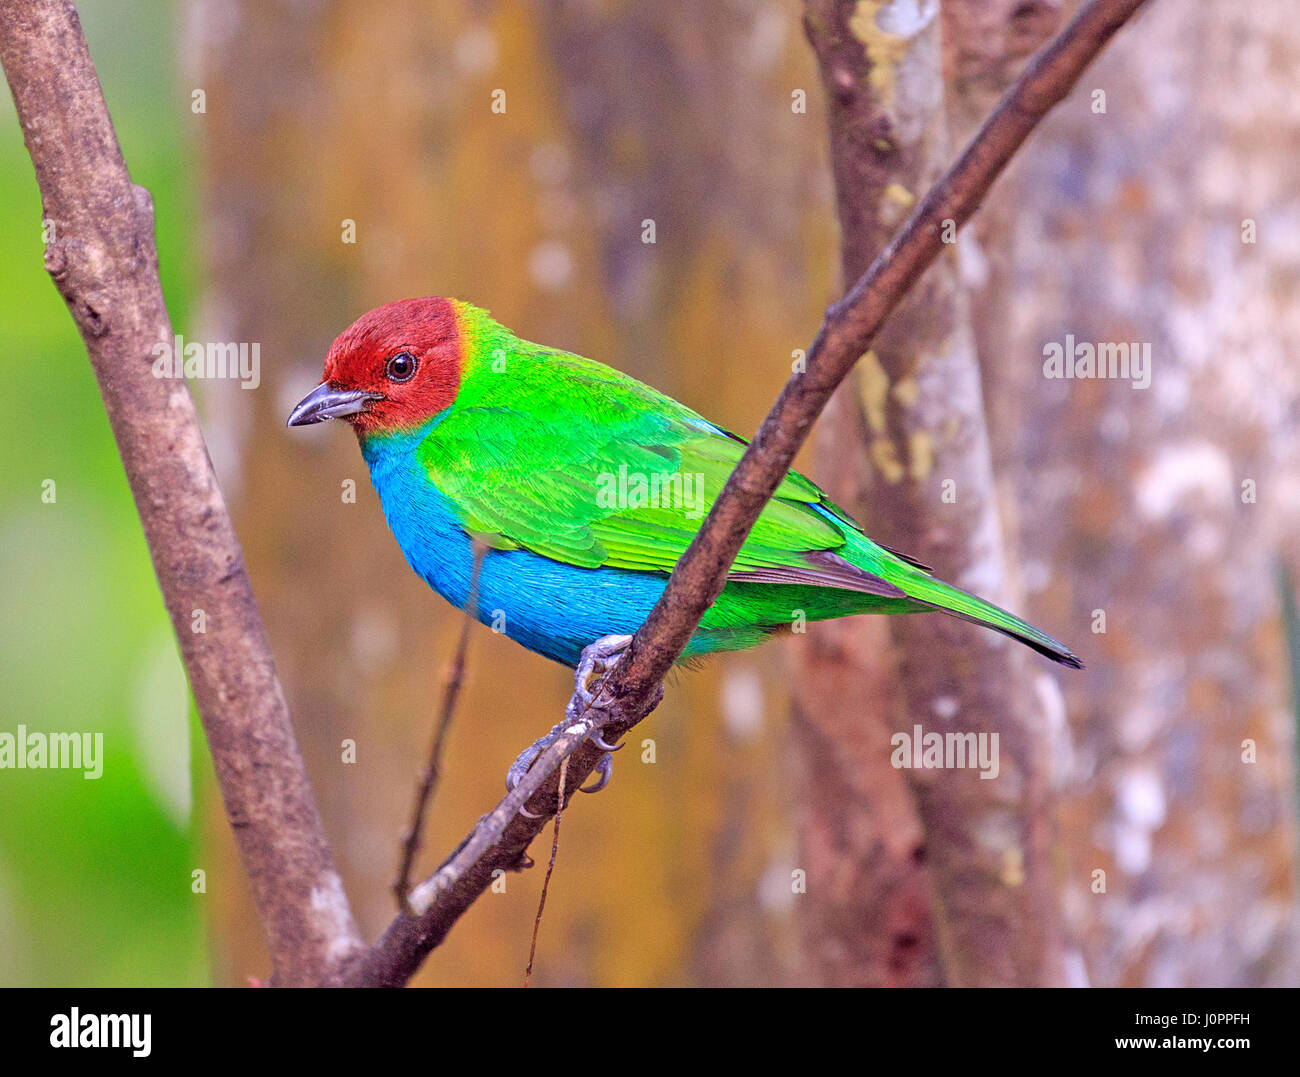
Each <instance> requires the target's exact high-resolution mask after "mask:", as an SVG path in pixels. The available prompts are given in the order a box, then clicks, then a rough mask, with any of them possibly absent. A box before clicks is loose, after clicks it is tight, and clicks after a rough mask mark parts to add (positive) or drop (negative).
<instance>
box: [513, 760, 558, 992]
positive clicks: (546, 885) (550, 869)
mask: <svg viewBox="0 0 1300 1077" xmlns="http://www.w3.org/2000/svg"><path fill="white" fill-rule="evenodd" d="M568 774H569V760H568V759H567V758H565V759H564V761H563V762H561V763H560V783H559V786H558V787H557V795H558V797H559V800H558V801H557V802H556V805H555V830H554V832H553V834H552V837H551V859H550V862H549V863H548V864H547V865H546V878H544V879H543V880H542V893H541V897H539V898H538V900H537V917H536V919H534V920H533V941H532V945H531V946H529V947H528V967H527V968H526V969H524V986H525V987H527V986H528V985H529V983H530V982H531V980H532V978H533V958H535V957H536V956H537V933H538V932H539V931H541V929H542V913H543V912H544V911H545V910H546V895H547V893H548V892H549V891H550V889H551V875H552V874H553V873H554V872H555V858H556V857H557V856H558V855H559V852H560V817H561V816H562V815H563V814H564V780H565V778H567V777H568Z"/></svg>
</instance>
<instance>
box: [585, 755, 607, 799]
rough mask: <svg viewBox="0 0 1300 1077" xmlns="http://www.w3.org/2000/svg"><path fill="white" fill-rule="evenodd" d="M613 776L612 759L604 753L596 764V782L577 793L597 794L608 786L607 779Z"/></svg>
mask: <svg viewBox="0 0 1300 1077" xmlns="http://www.w3.org/2000/svg"><path fill="white" fill-rule="evenodd" d="M613 776H614V757H613V756H612V755H610V754H609V752H606V753H605V754H604V755H602V756H601V757H600V762H599V763H597V764H596V780H595V782H593V783H592V784H591V785H584V786H582V787H581V788H580V789H579V790H578V791H579V792H581V793H599V792H600V791H601V790H602V789H604V788H605V786H607V785H608V784H609V779H610V778H612V777H613Z"/></svg>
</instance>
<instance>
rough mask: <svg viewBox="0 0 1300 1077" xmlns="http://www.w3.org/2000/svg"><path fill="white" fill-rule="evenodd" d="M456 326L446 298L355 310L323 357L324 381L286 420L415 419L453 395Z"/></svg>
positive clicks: (370, 426)
mask: <svg viewBox="0 0 1300 1077" xmlns="http://www.w3.org/2000/svg"><path fill="white" fill-rule="evenodd" d="M462 361H463V351H462V347H461V334H460V326H459V324H458V321H457V318H456V310H455V308H454V307H453V306H452V304H451V303H450V302H449V301H448V300H446V299H401V300H398V301H397V302H396V303H386V304H385V305H384V306H382V307H376V308H375V309H374V310H372V311H369V312H368V313H366V314H363V315H361V317H360V318H358V319H357V320H356V321H355V322H353V323H352V324H351V325H350V326H348V328H347V329H345V330H344V331H343V332H342V333H340V334H339V337H338V339H337V340H336V341H334V344H333V346H332V347H331V348H330V351H329V355H328V356H326V358H325V380H324V381H323V382H322V383H321V384H320V385H318V386H317V387H316V388H315V389H314V390H313V391H312V392H311V393H309V394H308V395H307V396H306V397H304V398H303V399H302V400H301V401H300V402H299V404H298V406H297V407H296V408H294V409H293V414H291V415H290V416H289V425H290V426H307V425H309V424H311V423H320V422H324V421H325V420H326V419H346V420H347V421H348V422H350V423H351V424H352V426H353V428H354V429H355V430H356V431H357V433H358V434H362V433H368V432H370V431H378V430H391V429H403V428H410V427H413V426H418V425H419V424H420V423H422V422H424V421H425V420H426V419H430V418H432V417H433V416H434V415H437V414H438V412H440V411H442V410H443V409H444V408H446V407H447V406H448V405H449V404H450V403H451V402H452V401H453V400H455V399H456V393H457V391H458V390H459V388H460V375H461V364H462Z"/></svg>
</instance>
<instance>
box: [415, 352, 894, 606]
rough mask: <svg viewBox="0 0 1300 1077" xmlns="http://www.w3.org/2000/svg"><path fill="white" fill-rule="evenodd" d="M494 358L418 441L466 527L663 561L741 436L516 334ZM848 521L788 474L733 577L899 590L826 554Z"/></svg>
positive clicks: (516, 540)
mask: <svg viewBox="0 0 1300 1077" xmlns="http://www.w3.org/2000/svg"><path fill="white" fill-rule="evenodd" d="M502 365H503V367H504V369H503V370H502V371H501V372H500V373H496V372H494V371H493V370H491V369H490V368H487V367H485V366H481V365H480V366H476V367H475V368H473V369H472V370H471V371H470V372H468V373H467V377H466V380H465V382H464V383H463V385H462V389H461V393H460V395H459V397H458V399H457V403H456V405H454V406H453V407H452V409H451V411H450V412H449V413H448V415H447V416H446V418H444V419H443V421H442V422H441V423H440V424H439V425H438V426H437V427H435V428H434V429H433V431H431V433H430V434H429V436H428V438H426V439H425V441H424V442H423V443H422V444H421V446H420V450H419V452H420V458H421V460H422V462H423V464H424V466H425V467H426V468H427V470H428V474H429V477H430V479H431V480H432V482H433V483H434V485H435V486H437V487H438V489H439V490H441V491H442V493H443V494H445V495H446V496H447V498H448V499H449V500H450V501H451V502H452V503H453V505H454V506H455V507H456V510H457V511H458V513H459V514H460V516H461V521H462V524H463V526H464V527H465V529H466V530H467V531H469V532H470V533H472V534H475V535H476V536H478V537H480V538H481V539H483V540H484V541H486V542H487V543H488V544H489V545H491V546H493V547H496V548H498V549H518V548H522V549H526V550H531V551H532V552H534V553H537V554H541V555H542V556H544V557H549V558H552V559H553V560H556V561H562V562H565V563H568V564H572V565H577V566H580V567H583V568H599V567H603V566H608V567H611V568H623V569H632V570H640V571H647V572H669V571H671V570H672V568H673V566H674V565H675V564H676V562H677V559H678V558H679V557H680V556H681V555H682V553H683V552H684V551H685V550H686V547H687V546H688V545H689V543H690V541H691V540H692V539H693V538H694V536H695V533H696V532H697V531H698V530H699V527H700V525H701V523H702V522H703V520H704V517H705V516H706V515H707V514H708V511H709V509H710V507H711V506H712V505H713V502H714V500H716V498H717V497H718V495H719V494H720V493H721V492H722V487H723V485H724V483H725V482H726V480H727V476H728V475H729V474H730V473H731V471H732V469H733V468H734V467H735V465H736V463H737V461H738V460H739V459H740V456H741V454H742V452H743V451H744V443H743V442H742V441H740V440H739V439H737V438H735V437H733V436H731V435H728V434H727V433H725V432H724V431H721V430H719V429H718V428H717V427H715V426H713V425H712V424H711V423H709V422H707V420H705V419H703V418H702V417H701V416H699V415H698V414H696V413H695V412H693V411H691V410H690V409H689V408H686V407H685V406H683V405H681V404H679V403H677V401H675V400H673V399H671V398H670V397H667V396H664V395H663V394H662V393H659V392H656V391H655V390H654V389H651V388H650V387H649V386H647V385H644V384H642V383H641V382H638V381H636V380H635V379H633V378H630V377H628V376H627V375H625V374H621V373H619V372H618V371H615V370H612V369H611V368H609V367H605V366H603V365H601V364H599V363H594V362H592V361H590V360H587V359H582V358H580V357H578V356H574V355H569V354H567V353H564V352H557V351H552V350H549V349H542V348H537V347H535V346H532V345H527V344H521V345H520V346H519V350H518V351H516V352H514V353H513V354H511V355H510V356H509V357H508V358H507V361H506V362H505V363H504V364H502ZM819 507H820V508H819ZM849 530H857V525H856V524H854V523H853V522H852V521H850V520H849V519H848V518H847V517H845V516H844V515H843V514H842V513H841V512H840V511H839V510H838V509H836V508H835V506H833V505H831V504H830V502H828V501H827V500H826V498H825V497H824V495H823V494H822V492H821V491H820V490H818V489H817V487H816V486H815V485H814V484H813V483H811V482H809V481H808V480H807V479H805V478H804V477H803V476H801V475H798V474H796V473H795V472H790V473H789V474H788V475H787V476H786V479H785V481H784V482H783V483H782V484H781V486H780V487H779V488H778V489H777V491H776V495H775V496H774V497H773V499H772V500H771V501H770V502H769V503H768V505H767V506H766V508H765V509H764V510H763V513H762V515H761V516H760V517H759V519H758V522H757V523H756V524H755V526H754V529H753V531H752V532H751V533H750V535H749V538H748V539H747V540H746V542H745V544H744V546H742V547H741V550H740V553H739V555H738V556H737V558H736V561H735V564H734V566H733V569H732V576H733V578H736V579H751V580H753V581H755V582H773V583H775V582H784V583H818V584H821V585H830V586H840V587H847V588H850V589H852V590H860V591H868V592H869V593H873V594H884V595H887V596H889V597H899V598H901V597H903V592H902V591H901V590H900V589H899V588H898V587H896V586H895V585H893V584H891V583H886V582H885V581H884V580H882V579H880V578H879V577H875V576H872V575H871V574H869V573H867V572H865V571H863V570H862V569H860V568H856V567H854V566H852V565H849V564H848V562H846V561H843V560H842V559H841V558H839V557H838V556H835V551H837V550H839V549H841V548H842V547H843V546H844V545H845V544H846V542H847V538H846V532H847V531H849ZM885 556H888V555H885Z"/></svg>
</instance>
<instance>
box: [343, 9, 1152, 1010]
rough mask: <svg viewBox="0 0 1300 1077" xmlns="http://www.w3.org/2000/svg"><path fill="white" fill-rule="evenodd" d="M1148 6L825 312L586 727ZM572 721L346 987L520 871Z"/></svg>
mask: <svg viewBox="0 0 1300 1077" xmlns="http://www.w3.org/2000/svg"><path fill="white" fill-rule="evenodd" d="M1145 2H1146V0H1092V2H1091V3H1089V4H1088V5H1087V6H1086V7H1085V8H1083V10H1082V11H1080V13H1079V14H1078V15H1077V16H1076V17H1075V19H1074V20H1073V21H1072V22H1071V23H1070V25H1069V26H1068V27H1066V29H1065V30H1064V31H1063V32H1062V33H1061V35H1060V36H1059V37H1058V38H1057V39H1056V40H1055V41H1053V42H1052V43H1051V44H1050V45H1049V46H1048V47H1047V48H1046V49H1044V50H1043V52H1042V53H1040V54H1039V56H1038V57H1037V58H1036V59H1035V60H1034V62H1033V63H1032V64H1031V65H1030V66H1029V67H1028V68H1027V69H1026V71H1025V73H1024V74H1023V75H1022V76H1021V77H1020V79H1018V80H1017V82H1016V84H1015V85H1014V86H1013V87H1012V88H1011V89H1010V90H1009V91H1008V92H1007V94H1006V95H1005V96H1004V97H1003V98H1002V100H1001V101H1000V103H999V104H998V107H997V109H996V110H995V111H994V112H993V114H992V115H991V116H990V117H989V118H988V120H987V121H986V122H985V123H984V125H983V127H982V128H981V129H980V131H979V133H978V134H977V135H976V136H975V138H974V139H973V140H972V141H971V143H970V145H968V146H967V148H966V150H965V151H964V152H963V153H962V155H961V157H960V158H958V160H957V162H956V163H955V164H954V165H953V166H952V167H951V168H950V169H949V170H948V172H947V173H946V174H945V175H944V176H943V178H942V179H941V180H940V181H939V182H938V183H937V184H936V185H935V186H934V187H933V188H932V189H931V190H930V192H929V193H928V194H927V195H926V196H925V198H924V199H923V200H922V201H921V202H920V203H919V204H918V205H917V207H916V209H915V210H914V211H913V213H912V215H911V216H910V217H909V218H908V220H907V221H906V222H905V223H904V225H903V227H902V228H901V229H900V231H899V232H898V234H897V235H896V236H895V237H894V239H893V240H892V241H891V242H890V244H889V245H888V246H887V247H886V248H885V249H884V250H883V251H882V252H881V253H880V254H879V255H878V256H877V257H876V259H875V260H874V261H873V262H872V264H871V266H870V267H869V268H868V269H867V271H866V272H865V273H864V274H863V275H862V277H861V278H859V280H858V281H857V283H856V284H855V285H854V286H853V288H852V289H850V291H849V293H848V294H847V295H846V296H845V297H844V298H843V299H842V300H840V301H839V302H838V303H836V304H835V305H834V306H832V307H831V308H830V309H829V310H828V311H827V313H826V318H825V320H824V321H823V323H822V326H821V328H820V330H819V331H818V333H817V337H816V339H815V340H814V341H813V344H812V347H811V348H810V349H809V351H808V354H807V367H806V370H805V372H804V373H802V374H796V375H795V376H794V377H792V378H791V379H790V381H789V382H787V383H786V386H785V388H784V389H783V390H782V391H781V395H780V396H779V397H778V399H777V401H776V404H775V405H774V406H773V408H772V410H771V411H770V412H769V413H768V415H767V418H765V419H764V420H763V424H762V426H761V427H760V428H759V431H758V433H757V434H756V435H755V437H754V440H753V442H751V444H750V445H749V447H748V448H747V449H746V450H745V454H744V456H743V457H742V458H741V460H740V463H739V464H737V465H736V468H735V470H734V471H733V472H732V474H731V476H730V477H729V478H728V480H727V483H726V486H725V487H724V489H723V492H722V494H721V496H719V498H718V500H717V501H716V502H715V503H714V506H713V509H712V510H711V511H710V513H709V515H708V518H707V519H706V520H705V522H704V526H703V527H701V529H700V531H699V533H698V534H697V535H696V537H695V540H694V541H693V542H692V543H691V545H690V547H689V549H688V550H687V551H686V553H685V554H684V555H683V556H682V558H681V560H679V561H678V563H677V566H676V568H675V569H674V571H673V574H672V578H671V579H670V580H669V582H668V586H667V587H666V588H665V590H664V593H663V595H662V596H661V597H660V599H659V601H658V603H657V604H656V605H655V607H654V609H653V610H652V611H651V613H650V616H649V617H648V618H647V619H646V622H645V624H644V625H642V626H641V629H640V630H639V631H638V632H637V634H636V636H635V637H634V639H633V641H632V643H631V645H630V646H629V648H628V651H627V653H626V654H625V655H624V657H623V659H622V660H621V661H620V662H619V663H618V665H617V666H616V667H615V668H614V669H613V670H612V671H610V673H609V674H607V675H606V677H605V678H604V679H603V681H602V682H601V683H600V685H599V686H598V688H597V693H596V697H595V702H594V704H593V706H592V708H591V710H590V711H589V712H588V713H587V714H586V715H585V719H586V722H589V723H590V724H591V725H593V726H599V727H600V728H601V729H603V731H604V734H603V735H604V736H605V737H606V739H610V737H611V736H621V735H622V734H624V733H626V732H627V730H629V729H631V728H632V727H633V726H634V725H636V724H637V723H638V722H639V721H640V720H641V719H642V718H644V717H645V715H646V714H648V713H649V712H650V711H651V710H653V708H654V707H655V705H656V704H657V703H658V700H659V698H660V697H661V695H662V690H663V679H664V677H665V676H666V675H667V673H668V671H669V670H670V669H671V668H672V665H673V663H674V662H675V661H676V660H677V658H678V656H679V655H680V654H681V652H682V650H683V649H684V648H685V646H686V643H687V641H688V640H689V639H690V637H691V634H692V633H693V632H694V631H695V627H696V626H697V625H698V624H699V621H700V618H701V617H703V615H704V613H705V612H706V611H707V610H708V608H709V607H710V606H711V605H712V604H713V601H714V600H715V599H716V598H717V596H718V594H719V593H720V592H721V590H722V587H723V585H724V583H725V580H726V575H727V571H728V570H729V569H730V567H731V563H732V561H733V560H734V559H735V556H736V553H737V552H738V551H739V549H740V546H741V544H742V543H743V542H744V540H745V537H746V536H747V535H748V534H749V531H750V528H752V527H753V525H754V521H755V520H756V519H757V518H758V515H759V513H760V512H761V511H762V508H763V506H764V504H766V502H767V500H768V498H770V497H771V495H772V493H773V492H774V491H775V489H776V487H777V486H778V485H780V482H781V480H782V478H783V477H784V475H785V473H786V472H787V471H788V470H789V468H790V465H791V463H792V462H793V460H794V457H795V454H796V453H797V452H798V450H799V448H800V446H802V444H803V442H804V440H805V439H806V438H807V436H808V432H809V430H810V429H811V427H812V423H813V421H814V420H815V419H816V417H817V415H818V414H819V413H820V412H821V410H822V408H823V407H825V405H826V402H827V400H828V399H829V398H830V395H831V393H832V392H833V391H834V390H835V387H836V386H837V385H839V383H840V382H841V381H842V380H843V379H844V378H845V376H846V375H847V374H848V372H849V371H850V370H851V369H852V368H853V365H854V363H856V362H857V360H858V358H859V357H860V356H861V355H862V353H863V352H864V351H865V350H866V349H867V347H868V345H869V344H870V343H871V340H872V338H873V337H874V336H875V334H876V332H877V331H878V330H879V328H880V326H881V324H882V323H883V322H884V320H885V318H886V317H887V316H888V315H889V313H890V311H891V310H892V309H893V308H894V306H895V305H896V304H897V303H898V302H899V300H900V299H901V298H902V297H903V296H904V295H905V294H906V292H907V290H908V289H909V288H910V287H911V286H912V285H913V284H914V283H915V282H916V281H917V280H918V279H919V277H920V276H921V274H922V273H923V272H924V271H925V270H926V268H927V267H928V266H929V265H930V264H931V263H932V262H933V261H934V260H935V258H936V257H937V256H938V254H939V252H940V251H941V250H942V249H943V246H944V243H943V240H942V238H941V229H942V227H943V224H944V222H945V221H948V220H951V221H953V222H955V225H956V226H957V227H960V226H961V225H962V224H964V223H965V222H966V221H967V220H968V219H969V217H970V216H971V214H973V213H974V212H975V210H976V209H977V208H978V207H979V204H980V202H981V200H982V199H983V197H984V195H985V194H986V193H987V191H988V189H989V187H990V186H991V185H992V183H993V181H994V180H995V179H996V178H997V176H998V175H999V173H1000V172H1001V171H1002V169H1003V168H1004V167H1005V166H1006V164H1007V162H1008V161H1009V160H1010V159H1011V157H1012V155H1013V154H1014V153H1015V152H1016V151H1017V150H1018V149H1019V148H1020V146H1021V145H1022V144H1023V143H1024V141H1025V139H1026V138H1027V137H1028V135H1029V133H1030V132H1031V131H1032V130H1033V128H1034V127H1035V125H1036V124H1037V123H1038V122H1039V121H1040V120H1041V119H1042V118H1043V117H1044V116H1045V115H1046V114H1047V112H1048V111H1049V110H1050V109H1051V108H1052V107H1053V106H1054V105H1056V104H1057V102H1059V101H1060V100H1061V99H1062V98H1064V97H1065V95H1066V94H1067V93H1069V91H1070V89H1071V88H1072V87H1073V85H1074V83H1075V81H1076V80H1077V79H1078V77H1079V75H1080V74H1082V72H1083V70H1084V69H1085V68H1086V67H1087V66H1088V65H1089V64H1090V63H1091V62H1092V60H1093V59H1094V58H1095V57H1096V55H1097V54H1098V53H1099V52H1100V51H1101V49H1102V48H1103V47H1104V46H1105V45H1106V43H1107V42H1108V41H1109V40H1110V39H1111V37H1112V36H1113V35H1114V34H1115V33H1116V31H1118V30H1119V28H1120V27H1121V26H1123V25H1124V23H1125V22H1126V21H1127V20H1128V19H1129V18H1130V17H1131V16H1132V15H1133V13H1134V12H1135V11H1137V10H1138V9H1139V8H1140V7H1142V5H1143V4H1144V3H1145ZM587 728H588V725H587V724H585V723H575V724H574V725H572V726H570V729H569V730H567V731H566V733H565V734H564V735H563V736H561V737H560V738H559V739H558V740H557V741H556V742H555V743H554V744H552V745H551V747H550V748H549V749H548V750H547V751H546V752H545V754H544V755H543V756H542V757H541V758H540V759H538V760H537V762H536V763H535V764H534V765H533V768H532V769H531V770H530V771H529V772H528V774H527V776H526V777H525V780H524V781H523V782H522V783H521V784H520V785H519V786H517V787H516V788H515V790H514V791H513V792H512V793H510V794H509V795H508V796H506V798H505V799H504V800H502V801H501V803H500V804H498V805H497V807H496V808H494V809H493V811H492V812H491V813H490V814H489V815H487V816H485V817H484V818H483V819H481V820H480V821H479V823H478V825H477V826H476V827H475V828H474V831H473V832H472V833H471V834H470V835H469V836H468V837H467V838H466V839H465V841H464V842H463V843H462V844H461V846H460V847H459V848H458V849H457V850H456V852H455V853H453V854H452V856H451V857H450V858H449V859H448V860H447V861H446V862H445V863H444V864H443V865H442V867H440V868H439V869H438V871H437V872H435V873H434V875H433V876H431V877H430V878H429V879H427V880H426V881H425V882H424V883H422V884H421V885H420V886H418V887H417V888H416V889H415V891H414V893H413V894H412V900H411V904H412V907H413V908H414V910H415V912H416V915H415V916H409V915H402V916H399V917H398V918H397V919H396V920H394V921H393V922H392V924H390V925H389V928H388V930H387V931H386V932H385V933H384V936H383V937H382V938H381V939H380V940H379V942H378V943H376V944H375V947H374V948H373V949H372V951H371V952H370V954H369V955H368V956H367V958H366V960H365V962H364V963H363V965H362V967H361V969H360V972H359V975H358V976H357V977H356V978H355V979H354V981H353V982H356V983H361V984H366V985H371V986H398V985H400V984H402V983H405V982H406V980H407V979H409V978H410V976H411V975H412V974H413V973H414V972H415V970H416V969H417V968H418V967H419V965H420V963H421V961H423V959H424V957H425V956H426V955H427V954H428V953H429V951H430V950H432V949H433V948H434V947H435V946H437V945H438V943H439V942H441V941H442V939H443V938H444V937H445V936H446V934H447V932H448V931H449V930H450V929H451V927H452V926H453V924H454V923H455V921H456V920H457V919H458V918H459V917H460V915H461V914H462V913H463V912H464V911H465V909H467V908H468V907H469V905H470V904H472V903H473V901H474V900H475V899H476V898H477V897H478V895H479V894H480V893H482V891H483V890H485V889H486V888H487V887H488V886H489V885H491V882H492V880H493V877H494V873H497V872H500V871H508V870H517V869H518V868H519V867H520V866H521V864H522V862H524V861H525V860H526V855H525V850H526V849H527V848H528V844H529V842H531V841H532V839H533V838H534V837H535V836H536V835H537V834H538V833H539V832H540V831H541V829H542V828H543V827H544V826H545V820H544V819H529V818H527V817H526V816H521V815H520V814H519V808H520V807H521V806H523V805H524V804H525V803H527V802H529V801H530V799H531V800H535V803H533V804H532V810H533V811H538V810H541V806H542V805H549V806H551V807H553V805H554V801H555V788H556V784H557V775H556V771H557V770H558V767H559V765H560V763H561V761H562V760H563V759H565V758H569V759H570V762H569V766H568V774H569V783H568V784H569V785H570V786H571V787H573V788H576V787H577V786H578V785H580V784H581V783H582V782H583V781H584V780H585V779H586V776H587V775H588V774H589V773H590V771H591V770H592V768H593V767H594V766H595V764H596V762H597V760H598V759H599V758H600V754H601V753H600V751H599V749H597V748H596V747H595V746H594V745H592V744H590V743H589V742H586V740H585V738H586V729H587Z"/></svg>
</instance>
